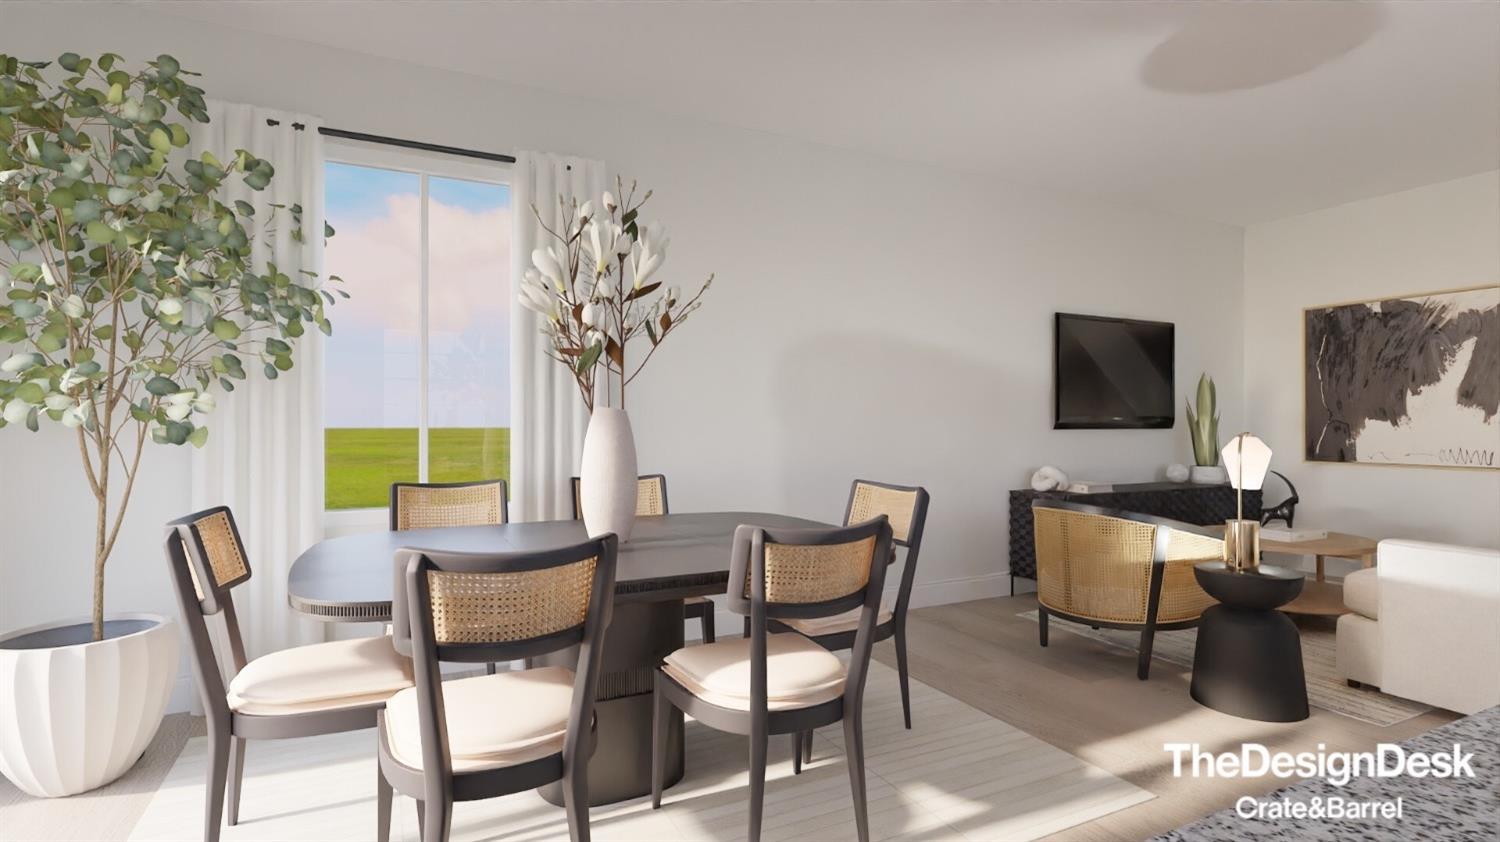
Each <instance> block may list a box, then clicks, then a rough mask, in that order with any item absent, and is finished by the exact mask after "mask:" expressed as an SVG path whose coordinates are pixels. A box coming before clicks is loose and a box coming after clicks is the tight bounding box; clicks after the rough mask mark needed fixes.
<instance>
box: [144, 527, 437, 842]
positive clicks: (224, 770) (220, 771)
mask: <svg viewBox="0 0 1500 842" xmlns="http://www.w3.org/2000/svg"><path fill="white" fill-rule="evenodd" d="M166 557H167V562H168V567H169V568H170V570H171V578H172V585H173V590H174V591H175V592H176V595H177V605H178V609H179V611H180V612H181V614H182V621H183V626H184V627H185V628H186V629H187V632H188V638H189V640H190V641H191V644H192V645H191V657H192V664H193V674H194V676H196V678H197V686H198V693H199V696H200V697H201V699H202V702H203V710H204V711H205V719H206V720H207V724H208V749H209V766H208V788H207V791H206V792H205V793H204V798H205V809H204V825H203V838H204V839H205V840H207V842H216V840H218V838H219V830H220V827H219V825H220V820H221V819H222V818H223V812H224V807H225V803H224V802H225V795H226V794H225V784H226V778H227V784H228V795H227V797H228V812H229V815H228V822H229V824H230V825H235V824H238V823H239V815H240V785H241V783H242V782H243V780H244V775H245V743H246V741H247V740H259V739H283V738H287V737H310V736H314V735H317V734H333V733H339V732H343V731H358V730H361V729H364V728H371V727H374V725H375V724H376V720H377V716H378V713H379V711H380V710H381V708H383V707H385V703H386V700H387V699H388V698H389V697H390V696H391V695H392V694H394V693H396V692H398V691H400V690H403V689H405V688H409V687H411V686H412V667H411V662H410V660H409V659H407V658H404V657H402V656H400V655H399V654H397V653H396V651H395V650H394V649H392V647H391V641H390V638H388V637H385V636H384V635H382V636H380V637H371V638H361V639H357V640H335V641H330V642H328V643H314V644H311V645H308V646H296V647H293V648H291V649H283V650H281V651H279V652H272V653H270V654H267V655H263V656H261V657H259V658H256V659H254V660H247V659H246V657H245V644H244V639H243V637H242V636H241V635H240V625H239V619H238V617H237V616H236V614H235V607H234V598H233V595H232V594H231V591H232V590H233V589H234V588H235V587H237V586H239V585H241V584H244V583H245V582H246V581H248V580H249V578H250V563H249V560H248V555H247V554H246V552H245V545H244V542H243V541H241V539H240V533H239V528H238V527H237V526H236V525H235V522H234V515H233V514H232V513H231V512H230V510H229V508H228V507H227V506H219V507H217V508H212V509H206V510H204V511H201V512H196V513H194V514H191V515H187V516H186V517H182V518H178V519H177V520H174V521H171V522H170V523H168V524H167V534H166ZM214 614H223V617H224V629H225V633H226V634H225V637H226V638H227V647H228V650H229V651H228V653H227V656H225V657H227V659H228V666H229V667H230V669H229V670H227V671H228V672H230V673H231V674H232V677H231V678H230V679H229V684H228V686H227V687H226V686H225V684H224V673H225V672H226V670H224V668H223V665H222V664H221V661H220V655H218V654H216V652H215V649H214V645H213V641H212V639H211V638H210V636H209V632H208V617H210V616H212V615H214Z"/></svg>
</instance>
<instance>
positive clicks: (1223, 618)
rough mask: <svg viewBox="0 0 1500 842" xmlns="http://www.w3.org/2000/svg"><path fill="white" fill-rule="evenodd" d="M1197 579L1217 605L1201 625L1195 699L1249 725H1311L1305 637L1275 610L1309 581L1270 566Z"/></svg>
mask: <svg viewBox="0 0 1500 842" xmlns="http://www.w3.org/2000/svg"><path fill="white" fill-rule="evenodd" d="M1193 575H1194V577H1195V578H1197V580H1198V584H1199V585H1201V586H1202V587H1203V590H1204V591H1206V592H1207V593H1208V595H1209V596H1211V597H1213V598H1214V599H1217V600H1218V601H1219V604H1218V605H1215V606H1213V607H1211V608H1209V609H1208V610H1207V611H1204V612H1203V620H1202V622H1201V623H1200V624H1199V626H1198V646H1197V649H1196V650H1195V651H1194V653H1193V684H1192V694H1193V699H1194V700H1195V701H1197V702H1198V704H1201V705H1203V706H1205V707H1210V708H1213V709H1214V710H1217V711H1220V712H1222V713H1227V714H1230V715H1232V716H1239V717H1243V718H1245V719H1257V720H1260V721H1262V722H1298V721H1301V720H1303V719H1306V718H1307V714H1308V711H1307V679H1306V676H1304V674H1303V671H1302V637H1301V635H1300V634H1299V633H1298V632H1297V625H1296V624H1295V623H1293V622H1292V621H1291V619H1290V618H1289V617H1287V616H1286V615H1285V614H1283V613H1281V612H1280V611H1277V610H1276V609H1277V608H1280V607H1281V606H1283V605H1285V604H1287V603H1288V602H1291V601H1292V600H1293V599H1296V598H1297V594H1299V593H1301V592H1302V583H1303V575H1302V574H1301V573H1299V572H1297V571H1295V570H1288V569H1287V568H1285V567H1273V566H1271V565H1268V564H1262V565H1260V566H1259V567H1257V568H1255V569H1254V570H1250V571H1245V572H1235V571H1234V570H1232V569H1230V568H1229V567H1227V566H1226V565H1224V564H1223V563H1222V562H1217V561H1214V562H1205V563H1203V564H1199V565H1195V566H1194V567H1193Z"/></svg>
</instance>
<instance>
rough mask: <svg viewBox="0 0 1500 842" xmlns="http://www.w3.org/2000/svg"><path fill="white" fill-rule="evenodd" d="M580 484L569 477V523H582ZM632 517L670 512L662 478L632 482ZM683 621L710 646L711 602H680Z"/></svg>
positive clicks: (648, 476) (653, 476)
mask: <svg viewBox="0 0 1500 842" xmlns="http://www.w3.org/2000/svg"><path fill="white" fill-rule="evenodd" d="M581 488H582V482H581V480H580V479H579V478H578V477H573V519H574V520H582V519H583V495H582V493H581V492H580V489H581ZM635 489H636V490H635V516H636V517H656V516H658V515H664V514H667V513H668V512H670V511H671V509H670V507H668V505H667V477H666V475H665V474H644V475H642V476H639V477H637V478H636V486H635ZM682 616H683V618H684V619H688V620H697V621H698V625H699V627H700V628H701V629H702V630H703V642H704V643H713V642H714V640H716V639H717V638H716V637H715V636H714V602H713V600H711V599H708V598H707V597H701V596H690V597H688V598H687V599H684V600H683V601H682Z"/></svg>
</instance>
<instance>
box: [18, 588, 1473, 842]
mask: <svg viewBox="0 0 1500 842" xmlns="http://www.w3.org/2000/svg"><path fill="white" fill-rule="evenodd" d="M1035 607H1036V600H1035V598H1034V597H1032V596H1030V595H1024V596H1016V597H1005V598H1000V599H988V600H979V601H976V602H966V603H962V604H958V605H947V606H939V607H935V608H923V609H921V610H918V611H914V612H912V615H911V617H910V619H909V628H908V631H909V635H910V642H909V648H910V655H911V670H912V675H913V676H914V677H915V678H916V679H918V680H920V681H923V682H925V683H927V684H930V685H932V686H933V687H935V688H937V689H939V690H941V691H943V692H945V693H947V694H948V695H951V696H954V697H955V698H958V699H961V700H963V701H964V702H967V703H968V704H970V705H972V706H974V707H976V708H979V709H980V710H983V711H985V712H986V713H989V714H990V715H991V716H994V717H996V718H997V719H1001V720H1003V721H1005V722H1008V723H1010V724H1011V725H1014V726H1015V727H1017V728H1019V729H1020V730H1022V731H1025V732H1027V733H1030V734H1032V735H1034V736H1036V737H1038V738H1040V739H1042V740H1044V741H1046V742H1048V743H1051V744H1053V745H1055V746H1057V747H1058V748H1061V749H1062V750H1064V751H1066V752H1068V753H1070V754H1073V755H1076V756H1078V757H1080V758H1082V759H1084V760H1086V761H1088V762H1090V763H1093V764H1095V765H1097V766H1100V767H1102V768H1104V769H1105V770H1107V771H1110V772H1113V773H1114V774H1116V775H1119V776H1120V777H1122V778H1124V779H1126V780H1128V781H1130V782H1131V783H1134V784H1136V785H1137V786H1140V787H1142V788H1144V789H1146V790H1148V791H1149V792H1151V793H1153V794H1155V795H1156V796H1157V797H1156V798H1155V799H1153V800H1151V801H1148V802H1145V803H1143V804H1139V805H1136V806H1134V807H1129V808H1126V809H1124V810H1121V811H1119V812H1116V813H1112V814H1110V815H1108V816H1104V817H1102V818H1099V819H1095V820H1094V821H1091V822H1089V823H1087V824H1083V825H1078V826H1075V827H1073V828H1070V829H1069V830H1067V831H1066V832H1064V833H1062V834H1058V835H1057V836H1056V837H1054V838H1057V839H1068V840H1085V842H1089V841H1090V840H1108V842H1116V840H1127V839H1143V838H1148V837H1151V836H1154V835H1156V834H1158V833H1161V832H1163V831H1166V830H1170V829H1172V828H1175V827H1178V826H1181V825H1183V824H1187V823H1188V822H1190V821H1192V820H1194V819H1196V818H1199V817H1200V816H1203V815H1206V814H1207V813H1211V812H1213V811H1215V810H1219V809H1222V808H1224V807H1228V806H1231V805H1232V804H1233V802H1234V800H1235V799H1236V798H1237V797H1239V796H1240V795H1245V794H1250V795H1258V794H1261V793H1264V792H1267V791H1269V790H1271V789H1275V788H1276V787H1277V786H1279V785H1281V784H1282V783H1283V782H1282V781H1277V780H1274V779H1264V780H1260V781H1246V780H1233V779H1193V778H1182V779H1177V778H1173V777H1172V768H1171V756H1170V755H1168V754H1167V753H1166V752H1165V751H1163V749H1162V745H1163V744H1164V743H1168V742H1190V743H1191V742H1197V743H1200V744H1202V745H1203V747H1204V748H1205V749H1208V750H1216V751H1224V750H1232V749H1237V748H1238V746H1239V745H1240V744H1241V743H1243V742H1259V743H1263V744H1265V745H1266V746H1267V747H1268V748H1270V749H1272V750H1276V749H1287V750H1309V749H1313V748H1315V747H1316V746H1317V744H1318V743H1325V744H1327V746H1328V748H1329V749H1330V750H1342V751H1358V750H1366V749H1370V748H1373V747H1374V746H1375V744H1376V743H1380V742H1396V741H1400V740H1404V739H1406V738H1408V737H1411V736H1413V735H1415V734H1418V733H1421V732H1423V731H1427V730H1429V729H1431V728H1435V727H1437V726H1438V725H1441V724H1443V723H1445V722H1448V721H1451V720H1452V719H1454V718H1456V717H1455V716H1454V715H1452V714H1448V713H1442V712H1434V713H1428V714H1424V715H1422V716H1419V717H1417V718H1415V719H1411V720H1408V721H1406V722H1403V723H1400V724H1398V725H1394V726H1391V727H1389V728H1381V727H1378V726H1374V725H1368V724H1365V723H1363V722H1359V721H1356V720H1353V719H1349V718H1347V717H1343V716H1338V715H1336V714H1332V713H1328V712H1327V711H1323V710H1319V709H1317V708H1314V709H1313V711H1312V716H1311V717H1310V718H1309V719H1307V720H1306V721H1304V722H1299V723H1295V724H1291V725H1276V724H1270V723H1263V722H1252V721H1248V720H1243V719H1236V718H1234V717H1231V716H1226V715H1224V714H1220V713H1216V712H1214V711H1211V710H1208V709H1206V708H1203V707H1201V706H1199V705H1198V704H1197V703H1195V702H1194V701H1193V700H1192V699H1191V698H1189V696H1188V680H1189V678H1190V677H1191V676H1190V670H1188V669H1186V668H1184V667H1179V666H1175V665H1172V664H1168V663H1165V662H1163V661H1156V662H1154V663H1153V665H1152V668H1151V680H1150V681H1138V680H1136V677H1135V656H1134V655H1133V654H1132V653H1129V652H1125V651H1123V650H1121V649H1118V648H1115V647H1112V646H1108V645H1105V644H1102V643H1098V642H1095V641H1091V640H1088V639H1087V638H1084V637H1081V636H1079V635H1073V634H1066V633H1062V632H1061V629H1054V632H1053V634H1052V636H1051V641H1050V644H1051V645H1050V646H1048V648H1046V649H1042V648H1041V647H1039V646H1038V645H1037V627H1036V623H1035V622H1032V621H1031V620H1027V619H1022V618H1019V617H1017V616H1016V615H1017V614H1019V613H1022V612H1025V611H1030V610H1033V609H1034V608H1035ZM1055 622H1057V623H1058V624H1059V625H1060V624H1061V621H1055ZM1163 634H1170V632H1164V633H1163ZM877 657H878V658H879V659H880V660H881V661H883V662H885V663H886V664H888V665H891V666H894V665H895V657H894V653H893V651H892V650H891V648H890V644H889V643H888V642H887V643H884V644H881V646H880V647H879V648H878V649H877ZM913 715H914V717H916V718H920V717H921V716H922V710H921V709H920V708H918V709H916V710H915V711H913ZM202 732H203V725H202V720H197V719H192V718H189V717H188V716H186V715H184V714H177V715H173V716H169V717H167V719H166V722H165V723H164V724H163V726H162V730H161V731H160V733H158V734H157V737H156V740H155V742H154V743H153V744H152V745H151V747H150V748H149V749H147V752H146V755H145V757H144V758H142V761H141V762H140V763H139V764H137V765H136V767H135V768H134V769H132V770H131V771H130V772H129V773H128V774H127V775H125V776H124V777H123V778H121V779H120V780H119V781H116V782H115V783H113V784H111V785H110V786H107V787H104V788H102V789H99V790H95V791H94V792H90V793H86V794H84V795H80V796H75V797H73V798H68V799H56V800H45V799H40V800H39V799H32V798H30V797H28V796H26V795H24V794H22V793H20V792H19V791H17V790H16V789H15V788H14V787H13V786H11V785H10V783H9V782H8V781H5V780H4V779H0V842H8V841H9V840H40V839H49V840H80V842H82V840H109V839H123V838H125V837H126V836H128V835H129V832H130V829H131V828H132V827H134V825H135V824H136V822H137V820H138V819H139V818H140V816H141V814H142V812H143V811H144V810H145V808H146V805H147V802H148V801H149V799H150V795H151V794H152V793H153V792H154V791H155V790H156V788H157V787H158V786H160V784H161V781H162V779H163V778H164V777H165V775H166V773H167V770H168V769H169V768H170V767H171V765H172V763H173V761H174V760H175V759H176V758H177V756H178V754H179V753H180V752H181V751H182V746H183V744H184V743H185V742H186V741H187V739H188V738H189V737H190V736H193V735H194V734H201V733H202ZM186 835H188V836H191V833H187V834H186Z"/></svg>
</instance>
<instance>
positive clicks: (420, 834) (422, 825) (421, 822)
mask: <svg viewBox="0 0 1500 842" xmlns="http://www.w3.org/2000/svg"><path fill="white" fill-rule="evenodd" d="M426 832H427V807H426V802H424V801H422V799H420V798H418V799H417V839H418V840H422V839H426V838H427V837H426V836H425V835H424V834H425V833H426Z"/></svg>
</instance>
